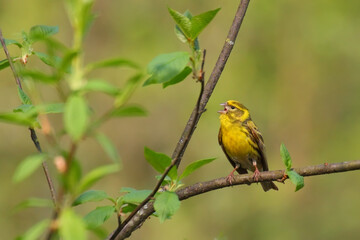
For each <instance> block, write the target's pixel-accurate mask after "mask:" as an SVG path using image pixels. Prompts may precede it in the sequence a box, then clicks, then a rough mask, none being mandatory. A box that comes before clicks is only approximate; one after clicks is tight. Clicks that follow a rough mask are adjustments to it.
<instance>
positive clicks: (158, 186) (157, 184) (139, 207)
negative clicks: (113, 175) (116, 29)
mask: <svg viewBox="0 0 360 240" xmlns="http://www.w3.org/2000/svg"><path fill="white" fill-rule="evenodd" d="M205 56H206V50H204V51H203V58H202V64H201V70H200V74H199V75H198V79H197V81H198V82H200V84H201V87H200V94H199V97H198V100H197V102H196V107H195V109H196V115H200V112H199V109H200V101H201V98H202V95H203V93H204V75H205V72H204V62H205ZM193 124H194V125H193V126H192V128H195V122H193ZM183 147H184V148H186V145H183ZM178 163H180V159H179V156H178V157H175V158H174V159H173V160H172V161H171V164H170V165H169V166H168V167H167V168H166V169H165V171H164V173H163V174H162V176H161V178H160V179H159V181H158V182H157V183H156V186H155V187H154V189H153V191H152V192H151V193H150V194H149V196H147V198H146V199H145V200H144V201H142V202H141V203H140V204H139V205H138V206H137V207H136V208H135V209H134V210H133V211H132V212H131V213H130V215H129V216H128V217H127V218H126V219H125V221H124V222H123V223H122V224H121V225H119V226H118V228H117V229H116V230H115V231H114V232H113V233H111V236H110V237H109V238H110V239H111V240H112V239H115V237H116V235H117V234H118V233H119V232H120V231H121V229H122V228H123V227H124V226H126V224H127V223H128V222H129V221H130V220H131V219H132V218H133V217H134V216H135V215H136V213H137V212H138V211H139V210H140V209H141V208H142V207H143V206H144V205H145V204H147V203H148V202H149V201H150V200H151V199H152V198H153V197H154V196H155V194H156V193H157V192H158V190H159V188H160V187H161V184H162V182H163V181H164V179H165V177H166V176H167V175H168V173H169V172H170V170H171V169H172V168H173V167H174V166H178V165H177V164H178Z"/></svg>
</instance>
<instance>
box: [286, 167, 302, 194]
mask: <svg viewBox="0 0 360 240" xmlns="http://www.w3.org/2000/svg"><path fill="white" fill-rule="evenodd" d="M286 174H287V175H288V176H289V178H290V181H291V182H292V183H293V184H294V185H295V192H296V191H299V190H300V189H302V188H303V187H304V177H303V176H300V175H299V174H298V173H297V172H295V171H294V170H286Z"/></svg>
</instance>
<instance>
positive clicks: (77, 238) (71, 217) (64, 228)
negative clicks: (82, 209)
mask: <svg viewBox="0 0 360 240" xmlns="http://www.w3.org/2000/svg"><path fill="white" fill-rule="evenodd" d="M59 234H60V237H62V239H64V240H85V239H87V237H86V226H85V222H84V221H83V219H82V218H81V217H79V216H78V215H76V214H75V213H74V212H73V210H72V209H71V208H65V209H63V211H62V213H61V216H60V219H59Z"/></svg>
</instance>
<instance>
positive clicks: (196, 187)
mask: <svg viewBox="0 0 360 240" xmlns="http://www.w3.org/2000/svg"><path fill="white" fill-rule="evenodd" d="M293 170H294V171H296V172H297V173H298V174H299V175H301V176H303V177H310V176H316V175H324V174H332V173H339V172H347V171H354V170H360V160H357V161H349V162H340V163H329V164H328V163H325V164H320V165H314V166H306V167H302V168H295V169H293ZM284 174H285V170H275V171H268V172H261V173H260V177H259V181H258V182H263V181H270V180H271V181H277V180H279V179H281V178H283V176H284ZM249 183H250V184H251V183H255V181H254V178H253V174H243V175H235V176H234V180H233V181H232V184H230V183H229V181H227V180H226V177H222V178H218V179H213V180H210V181H207V182H200V183H195V184H193V185H191V186H188V187H185V188H182V189H180V190H178V191H176V194H177V195H178V197H179V199H180V200H181V201H182V200H185V199H188V198H191V197H194V196H197V195H200V194H203V193H206V192H210V191H213V190H217V189H220V188H226V187H232V186H235V185H243V184H249ZM154 212H155V211H154V205H153V202H150V203H148V204H146V207H143V208H142V209H141V210H140V211H139V212H138V214H137V215H136V216H135V217H134V218H133V219H132V220H131V221H130V222H129V223H128V224H127V226H126V227H125V228H124V229H123V230H122V231H121V232H120V234H119V235H118V236H117V238H116V239H117V240H120V239H125V238H127V237H129V236H130V235H131V233H132V232H133V231H135V230H136V229H137V228H139V227H140V226H141V225H142V224H143V222H144V221H145V220H146V219H147V218H148V217H150V216H151V214H153V213H154Z"/></svg>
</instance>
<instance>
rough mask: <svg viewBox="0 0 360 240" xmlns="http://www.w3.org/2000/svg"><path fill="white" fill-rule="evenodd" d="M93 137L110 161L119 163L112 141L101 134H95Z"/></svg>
mask: <svg viewBox="0 0 360 240" xmlns="http://www.w3.org/2000/svg"><path fill="white" fill-rule="evenodd" d="M95 137H96V140H97V141H98V143H99V144H100V145H101V147H102V148H103V149H104V151H105V153H106V154H107V155H108V156H109V157H110V159H111V160H113V161H114V162H115V163H118V162H120V156H119V153H118V151H117V150H116V147H115V146H114V144H113V143H112V141H111V140H110V139H109V138H108V137H106V136H105V135H104V134H102V133H98V134H96V136H95Z"/></svg>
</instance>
